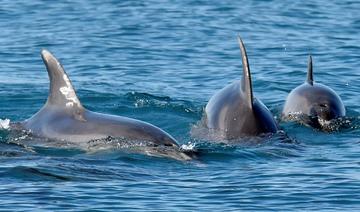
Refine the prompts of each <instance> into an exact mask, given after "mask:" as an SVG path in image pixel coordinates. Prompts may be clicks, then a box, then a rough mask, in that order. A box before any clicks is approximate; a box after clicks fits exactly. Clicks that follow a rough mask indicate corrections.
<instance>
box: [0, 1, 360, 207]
mask: <svg viewBox="0 0 360 212" xmlns="http://www.w3.org/2000/svg"><path fill="white" fill-rule="evenodd" d="M359 11H360V3H359V2H358V1H337V2H336V3H335V1H333V2H329V1H324V0H318V1H313V2H312V3H303V2H300V1H299V2H298V3H295V2H294V1H280V0H274V1H251V2H249V1H237V2H236V1H227V0H225V1H221V2H219V1H212V2H209V1H195V0H181V1H180V0H179V1H166V0H163V1H161V0H159V1H146V2H140V1H120V3H119V2H118V1H102V3H90V2H89V1H81V0H78V1H71V2H70V1H69V2H66V3H56V2H51V3H50V2H48V3H43V2H40V1H27V2H25V1H2V2H1V6H0V49H1V51H0V58H1V59H0V68H1V71H0V99H1V101H0V118H2V119H4V118H8V119H10V120H11V121H20V120H23V119H26V118H28V117H30V116H31V115H32V114H34V113H35V112H36V111H38V110H39V108H40V107H41V106H42V105H43V104H44V102H45V100H46V97H47V92H48V83H49V81H48V77H47V73H46V71H45V67H44V65H43V64H42V61H41V58H40V55H39V53H40V50H41V49H42V48H47V49H49V50H50V51H52V52H53V53H54V54H55V55H56V56H57V57H58V58H59V59H60V60H61V62H62V63H63V65H64V67H65V69H66V70H67V72H68V74H69V75H70V78H71V79H72V81H73V83H74V86H75V88H76V89H77V93H78V95H79V98H80V99H81V101H82V103H83V104H84V105H85V106H86V107H87V108H88V109H90V110H93V111H97V112H104V113H110V114H116V115H124V116H129V117H133V118H138V119H141V120H145V121H148V122H150V123H153V124H155V125H157V126H159V127H161V128H163V129H165V130H166V131H168V132H169V133H170V134H172V135H173V136H174V137H175V138H176V139H178V141H179V143H181V144H187V143H188V142H191V143H192V144H195V147H196V148H198V149H200V150H201V151H202V152H203V155H202V157H201V158H200V159H199V161H196V162H178V161H174V160H170V159H165V158H154V157H148V156H144V155H136V154H126V153H123V152H118V151H112V152H100V153H85V152H82V151H80V150H76V149H70V150H66V149H60V148H41V147H37V148H35V149H34V150H29V149H28V148H25V147H23V146H22V145H15V144H13V143H11V144H8V140H7V138H6V136H7V134H8V132H7V131H4V130H2V131H0V136H1V143H0V184H1V186H0V203H1V209H0V210H2V209H3V210H10V209H11V210H34V209H36V210H40V209H43V210H60V211H64V210H69V209H73V210H76V211H79V210H89V209H108V210H111V209H113V210H115V209H117V210H119V209H123V210H125V209H141V210H149V209H153V210H161V209H163V210H165V211H175V210H179V211H182V210H202V211H203V210H224V209H226V210H250V209H255V210H270V209H272V210H275V211H279V210H283V211H287V210H315V209H316V210H318V209H323V210H326V211H331V210H333V211H337V210H340V209H341V210H355V209H359V208H360V171H359V170H360V169H359V166H360V162H359V158H360V147H359V146H360V138H359V137H360V136H359V132H360V129H359V126H360V123H359V116H360V115H359V112H360V107H359V102H360V97H359V95H358V94H359V89H360V72H359V71H360V69H359V67H360V36H359V31H360V14H359ZM237 34H240V35H241V36H242V38H243V40H244V42H245V45H246V47H247V50H248V55H249V60H250V66H251V70H252V76H253V86H254V92H255V95H256V96H257V98H259V99H261V100H262V101H263V102H264V103H265V104H266V105H267V106H268V107H269V109H270V110H271V111H272V112H273V113H274V115H276V116H279V113H280V111H281V107H282V105H283V103H284V100H285V97H286V95H287V93H288V92H289V91H290V90H291V89H292V88H294V87H295V86H297V85H299V84H300V83H302V82H303V81H304V80H305V76H306V66H307V56H308V54H310V53H311V54H312V55H313V58H314V73H315V76H314V77H315V80H317V81H318V82H322V83H324V84H327V85H329V86H331V87H332V88H333V89H334V90H335V91H337V93H338V94H339V95H340V96H341V98H342V99H343V101H344V103H345V105H346V109H347V115H348V116H349V119H350V120H351V126H350V127H349V128H346V129H342V130H341V131H340V132H335V133H331V134H328V133H322V132H318V131H315V130H312V129H309V128H306V127H303V126H299V125H296V124H292V123H281V124H280V126H281V128H282V130H283V131H285V132H286V133H287V134H288V137H289V139H286V138H285V139H284V136H283V135H275V136H274V137H272V138H270V139H267V140H266V141H264V143H263V144H257V145H238V146H233V145H221V144H209V143H207V142H206V141H205V142H204V141H201V142H200V141H194V140H192V139H191V138H190V135H189V131H190V128H191V126H192V125H193V124H195V123H196V122H197V121H198V120H199V119H200V117H201V114H202V108H203V107H204V105H205V104H206V102H207V100H208V99H209V98H210V96H211V95H212V94H214V92H215V91H217V90H219V89H220V88H222V87H224V86H225V85H226V84H228V83H230V82H232V81H234V80H236V79H239V78H240V76H241V60H240V55H239V54H240V53H239V49H238V45H237V42H236V35H237ZM284 140H286V141H287V140H292V141H293V142H282V141H284Z"/></svg>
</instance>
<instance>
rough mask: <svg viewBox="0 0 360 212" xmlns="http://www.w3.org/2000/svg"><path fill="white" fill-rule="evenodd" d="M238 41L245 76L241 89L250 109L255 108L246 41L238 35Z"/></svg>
mask: <svg viewBox="0 0 360 212" xmlns="http://www.w3.org/2000/svg"><path fill="white" fill-rule="evenodd" d="M238 42H239V45H240V51H241V59H242V65H243V77H242V79H241V89H242V93H243V94H245V95H246V98H245V99H246V102H247V105H248V106H249V108H250V109H252V108H253V92H252V84H251V74H250V67H249V60H248V56H247V54H246V49H245V46H244V43H243V41H242V39H241V38H240V36H238Z"/></svg>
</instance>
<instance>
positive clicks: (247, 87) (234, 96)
mask: <svg viewBox="0 0 360 212" xmlns="http://www.w3.org/2000/svg"><path fill="white" fill-rule="evenodd" d="M238 41H239V45H240V50H241V58H242V65H243V75H242V79H241V80H238V81H235V82H233V83H232V84H230V85H228V86H226V87H225V88H223V89H221V90H220V91H218V92H217V93H216V94H215V95H213V96H212V97H211V98H210V100H209V102H208V103H207V105H206V108H205V116H204V119H203V121H204V123H205V125H206V127H207V128H208V129H210V130H214V131H215V132H216V133H217V134H219V135H217V136H219V137H220V138H221V139H236V138H239V137H243V136H256V135H259V134H262V133H274V132H276V131H277V129H278V127H277V124H276V122H275V119H274V117H273V115H272V113H271V112H270V111H269V110H268V108H267V107H266V106H265V105H264V104H263V103H262V102H261V101H260V100H258V99H256V98H255V97H254V95H253V91H252V85H251V75H250V67H249V61H248V57H247V54H246V50H245V46H244V43H243V41H242V40H241V38H240V37H238Z"/></svg>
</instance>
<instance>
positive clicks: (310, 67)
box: [306, 55, 314, 85]
mask: <svg viewBox="0 0 360 212" xmlns="http://www.w3.org/2000/svg"><path fill="white" fill-rule="evenodd" d="M306 82H307V83H309V84H310V85H313V84H314V77H313V63H312V57H311V55H309V62H308V71H307V77H306Z"/></svg>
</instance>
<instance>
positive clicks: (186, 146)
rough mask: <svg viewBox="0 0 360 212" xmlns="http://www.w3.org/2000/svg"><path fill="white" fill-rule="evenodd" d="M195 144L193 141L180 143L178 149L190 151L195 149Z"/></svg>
mask: <svg viewBox="0 0 360 212" xmlns="http://www.w3.org/2000/svg"><path fill="white" fill-rule="evenodd" d="M195 146H196V144H195V143H191V142H188V143H187V144H183V145H181V146H180V149H181V150H184V151H192V150H194V149H195Z"/></svg>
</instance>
